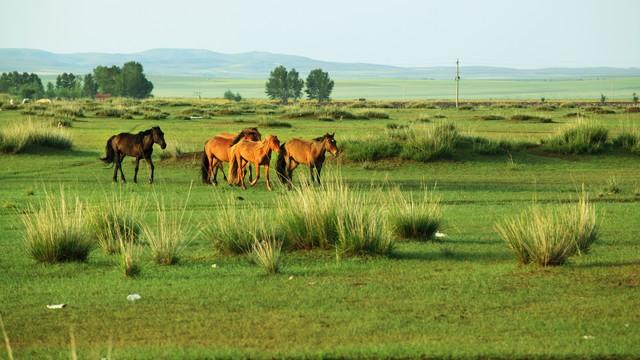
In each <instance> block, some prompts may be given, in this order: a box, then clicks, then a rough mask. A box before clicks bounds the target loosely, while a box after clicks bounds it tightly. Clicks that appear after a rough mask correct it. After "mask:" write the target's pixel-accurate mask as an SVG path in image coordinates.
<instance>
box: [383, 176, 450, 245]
mask: <svg viewBox="0 0 640 360" xmlns="http://www.w3.org/2000/svg"><path fill="white" fill-rule="evenodd" d="M389 195H390V197H391V198H392V199H394V202H393V205H392V206H391V209H390V214H389V220H390V222H391V224H392V227H393V230H394V232H395V233H396V235H397V236H399V237H400V238H404V239H409V238H411V239H418V240H431V239H433V237H434V236H435V233H436V231H438V228H439V227H440V222H441V217H442V211H441V208H440V199H439V198H437V197H435V196H434V195H433V193H431V192H429V191H428V190H427V189H425V191H424V194H423V198H422V200H421V201H416V200H415V199H414V198H413V197H412V196H407V195H404V194H403V193H402V192H401V191H400V190H398V189H396V190H395V191H393V192H392V193H390V194H389Z"/></svg>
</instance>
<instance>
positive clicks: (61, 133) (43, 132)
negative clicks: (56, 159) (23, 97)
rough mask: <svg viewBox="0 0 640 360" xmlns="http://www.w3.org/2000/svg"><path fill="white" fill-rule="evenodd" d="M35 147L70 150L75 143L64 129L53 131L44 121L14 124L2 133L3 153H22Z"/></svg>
mask: <svg viewBox="0 0 640 360" xmlns="http://www.w3.org/2000/svg"><path fill="white" fill-rule="evenodd" d="M34 145H39V146H45V147H52V148H57V149H64V150H68V149H70V148H71V147H72V146H73V141H72V140H71V138H70V137H69V135H68V133H67V132H66V131H65V130H64V129H62V128H58V129H51V128H50V127H49V124H47V123H46V122H42V121H33V120H27V121H24V122H21V123H17V122H14V123H12V124H11V125H9V126H7V127H6V128H5V129H3V130H2V131H0V151H1V152H5V153H20V152H23V151H25V150H26V149H27V148H28V147H30V146H34Z"/></svg>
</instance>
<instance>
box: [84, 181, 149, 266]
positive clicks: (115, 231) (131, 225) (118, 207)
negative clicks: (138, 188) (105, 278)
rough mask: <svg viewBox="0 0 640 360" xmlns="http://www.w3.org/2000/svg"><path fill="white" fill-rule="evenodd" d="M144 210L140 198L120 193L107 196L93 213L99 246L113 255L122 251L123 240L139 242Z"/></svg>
mask: <svg viewBox="0 0 640 360" xmlns="http://www.w3.org/2000/svg"><path fill="white" fill-rule="evenodd" d="M144 212H145V209H144V206H143V205H142V203H141V202H140V201H139V200H138V199H135V198H131V199H129V200H125V199H124V198H123V196H122V194H118V193H114V194H113V195H112V196H111V197H105V203H104V204H102V205H101V206H100V207H99V208H97V209H96V210H94V212H93V214H92V215H93V216H92V221H91V228H92V231H93V234H94V236H95V239H96V241H97V243H98V246H99V247H100V248H101V249H102V250H103V251H104V252H105V253H106V254H108V255H111V254H115V253H117V252H118V251H120V249H121V244H120V243H121V242H122V241H130V242H138V240H139V238H140V233H141V216H142V214H144Z"/></svg>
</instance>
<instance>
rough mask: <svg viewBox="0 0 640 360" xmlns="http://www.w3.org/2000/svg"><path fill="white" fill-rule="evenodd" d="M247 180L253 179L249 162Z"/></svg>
mask: <svg viewBox="0 0 640 360" xmlns="http://www.w3.org/2000/svg"><path fill="white" fill-rule="evenodd" d="M249 181H253V174H252V171H251V164H249Z"/></svg>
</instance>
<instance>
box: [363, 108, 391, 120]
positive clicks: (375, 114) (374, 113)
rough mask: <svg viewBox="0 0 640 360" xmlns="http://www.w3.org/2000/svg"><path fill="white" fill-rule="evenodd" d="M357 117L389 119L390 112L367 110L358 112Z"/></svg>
mask: <svg viewBox="0 0 640 360" xmlns="http://www.w3.org/2000/svg"><path fill="white" fill-rule="evenodd" d="M356 117H358V118H360V119H388V118H389V114H387V113H386V112H384V111H379V110H366V111H360V112H358V113H357V114H356Z"/></svg>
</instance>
